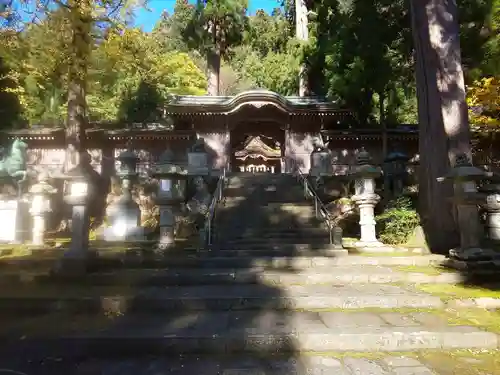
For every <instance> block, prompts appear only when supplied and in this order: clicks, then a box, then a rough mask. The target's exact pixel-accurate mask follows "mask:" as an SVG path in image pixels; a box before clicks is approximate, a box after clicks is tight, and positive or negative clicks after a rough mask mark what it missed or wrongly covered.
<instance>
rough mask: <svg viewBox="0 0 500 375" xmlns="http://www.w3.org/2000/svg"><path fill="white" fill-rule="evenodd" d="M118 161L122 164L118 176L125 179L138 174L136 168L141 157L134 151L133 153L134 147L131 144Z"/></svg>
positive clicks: (119, 156)
mask: <svg viewBox="0 0 500 375" xmlns="http://www.w3.org/2000/svg"><path fill="white" fill-rule="evenodd" d="M116 159H117V160H118V161H119V162H120V164H121V165H120V170H119V171H118V175H120V176H121V177H124V178H125V177H133V176H134V175H136V174H137V172H136V167H137V162H138V161H139V157H138V156H137V154H136V153H135V152H134V151H132V145H131V144H130V143H128V144H127V149H126V150H125V151H123V152H121V153H120V155H118V157H117V158H116Z"/></svg>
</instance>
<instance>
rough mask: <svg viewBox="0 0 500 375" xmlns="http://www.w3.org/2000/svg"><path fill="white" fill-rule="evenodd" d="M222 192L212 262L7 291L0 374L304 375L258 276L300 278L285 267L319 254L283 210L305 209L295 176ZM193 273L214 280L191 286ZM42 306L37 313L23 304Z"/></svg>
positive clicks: (165, 264) (189, 255) (134, 265)
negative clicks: (239, 275) (251, 374)
mask: <svg viewBox="0 0 500 375" xmlns="http://www.w3.org/2000/svg"><path fill="white" fill-rule="evenodd" d="M231 183H233V185H234V186H229V187H228V189H227V190H226V192H227V195H226V197H225V199H224V200H223V202H222V203H221V206H220V207H219V208H218V212H217V217H216V228H215V231H216V237H215V242H214V245H213V246H212V248H211V249H210V250H209V251H196V250H190V249H182V250H180V251H175V250H173V251H172V252H170V253H168V254H166V255H165V254H164V255H162V256H161V257H160V256H158V255H154V254H151V253H149V252H148V251H143V252H142V253H143V254H142V256H141V261H140V262H139V261H138V258H137V257H134V258H130V259H128V258H127V257H123V256H113V257H111V258H108V261H106V262H104V260H103V259H98V260H97V261H96V265H95V267H94V269H93V270H92V273H90V274H89V275H87V276H86V277H85V278H83V279H80V280H76V281H75V280H71V281H54V280H45V281H43V282H39V283H32V284H28V285H24V286H21V285H20V284H19V286H18V285H17V284H12V285H10V286H8V287H6V286H4V287H3V289H4V291H5V290H6V289H5V288H8V289H9V290H10V291H11V293H10V294H11V295H13V296H14V297H16V294H17V293H18V292H16V288H17V287H19V290H21V289H23V292H22V293H21V292H19V294H17V298H13V299H12V298H11V299H10V300H9V301H10V302H9V303H10V304H8V305H7V304H5V303H3V304H2V306H5V308H2V311H1V312H0V313H1V316H2V318H3V319H2V321H3V329H2V336H3V339H2V345H1V349H0V363H2V366H0V367H3V368H5V369H9V370H11V371H20V372H22V373H25V374H28V375H42V374H51V375H54V374H65V375H68V374H78V375H82V374H116V373H120V374H128V373H130V374H137V373H141V374H159V373H172V374H186V375H187V374H214V375H215V374H237V373H239V372H238V371H241V373H246V372H245V371H249V370H254V369H258V370H259V371H261V372H260V373H264V374H273V375H288V374H306V373H307V370H306V368H305V367H304V366H306V365H304V363H303V362H302V361H301V360H300V355H299V350H300V348H299V343H298V341H297V338H296V335H295V331H294V322H293V317H292V314H291V311H292V310H293V308H294V306H293V302H292V301H291V300H290V299H287V298H285V297H286V296H287V291H286V288H285V289H284V288H283V287H282V286H280V285H269V284H266V283H264V282H262V281H261V278H259V273H260V272H262V271H263V270H264V269H266V268H279V269H281V270H286V271H288V272H299V271H300V269H297V268H295V266H294V262H293V259H294V258H296V257H298V256H301V257H302V256H305V257H309V256H315V255H322V256H323V255H325V250H326V249H327V248H328V247H329V239H328V235H327V232H326V230H325V231H324V234H323V235H321V233H319V234H318V230H317V228H318V227H319V226H318V225H317V224H318V223H317V222H316V221H315V220H314V218H313V217H308V218H304V217H303V216H302V214H303V212H305V211H307V209H304V210H303V211H300V212H299V211H297V210H295V211H294V210H293V208H292V209H286V208H290V207H293V206H294V205H296V204H298V203H300V204H304V202H305V201H304V199H303V196H302V195H301V194H300V193H301V187H300V186H299V184H298V183H297V182H296V181H295V180H294V179H293V177H291V176H290V178H282V179H277V178H275V177H272V176H269V175H265V176H259V175H256V176H254V177H252V178H249V177H243V178H241V179H239V182H238V178H234V177H233V178H232V179H231ZM309 204H312V203H309ZM284 207H286V208H284ZM287 230H288V231H287ZM283 232H286V233H288V234H287V235H286V236H285V237H283V234H282V233H283ZM300 242H302V243H303V245H304V246H303V247H302V248H301V247H298V246H296V244H297V243H300ZM134 259H135V260H134ZM153 268H154V270H153ZM217 270H218V271H219V272H217ZM236 270H238V271H243V273H244V275H245V276H244V277H245V279H244V280H243V281H242V280H236V279H235V276H234V272H233V271H236ZM203 271H206V272H205V273H203ZM222 271H227V272H222ZM200 272H201V274H203V275H204V276H207V275H211V276H210V277H209V276H207V277H206V278H205V277H201V278H200V279H197V278H196V277H195V276H196V275H199V274H200ZM102 275H108V276H109V275H111V276H110V277H107V278H106V277H102ZM130 275H135V276H133V277H131V276H130ZM141 275H142V276H141ZM162 275H163V278H162V277H161V276H162ZM193 275H194V276H193ZM96 280H97V281H96ZM7 294H9V293H7ZM48 296H50V298H48ZM104 296H108V297H112V298H103V297H104ZM44 298H45V299H46V302H47V303H46V304H45V305H44V306H45V307H44V308H45V310H44V309H39V310H34V309H31V308H30V306H31V304H30V303H31V302H26V301H35V302H34V303H33V304H34V305H36V306H39V305H40V304H41V301H42V300H43V299H44ZM0 373H1V371H0Z"/></svg>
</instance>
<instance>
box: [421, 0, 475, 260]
mask: <svg viewBox="0 0 500 375" xmlns="http://www.w3.org/2000/svg"><path fill="white" fill-rule="evenodd" d="M411 10H412V28H413V36H414V43H415V52H416V53H415V55H416V56H415V58H416V63H417V66H416V71H417V89H418V118H419V147H420V150H419V151H420V176H419V192H420V194H419V203H420V205H421V212H422V219H423V225H424V229H425V232H426V234H427V239H428V242H429V244H430V246H431V247H432V248H433V249H434V250H438V251H443V252H446V251H447V250H449V249H450V248H451V247H453V246H454V245H456V240H455V239H456V238H457V236H455V235H454V234H455V221H454V214H453V211H452V206H451V205H450V202H449V200H448V198H449V197H450V196H451V193H452V186H451V184H441V183H438V182H437V178H438V177H441V176H443V175H444V174H446V173H447V172H448V170H449V168H450V165H454V163H455V158H456V156H457V154H459V153H465V154H466V155H468V156H469V157H470V156H471V146H470V135H469V123H468V118H467V105H466V102H465V85H464V76H463V71H462V62H461V56H460V40H459V26H458V25H459V24H458V19H457V14H458V12H457V4H456V2H455V1H449V0H412V1H411Z"/></svg>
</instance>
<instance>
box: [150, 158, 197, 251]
mask: <svg viewBox="0 0 500 375" xmlns="http://www.w3.org/2000/svg"><path fill="white" fill-rule="evenodd" d="M187 175H188V174H187V169H186V168H184V166H182V165H179V164H177V163H176V162H175V155H174V153H173V152H172V151H171V150H169V149H167V150H166V151H165V152H163V154H162V155H161V156H160V159H159V160H158V162H157V164H156V165H155V166H154V168H153V170H152V172H151V177H153V178H156V179H158V193H157V195H156V199H155V200H156V204H158V206H159V208H160V240H159V243H158V246H159V248H160V249H166V248H168V247H169V246H171V245H173V243H174V234H175V233H174V232H175V226H176V216H178V215H179V214H180V212H179V211H180V207H181V205H182V203H183V202H184V201H185V199H186V181H187Z"/></svg>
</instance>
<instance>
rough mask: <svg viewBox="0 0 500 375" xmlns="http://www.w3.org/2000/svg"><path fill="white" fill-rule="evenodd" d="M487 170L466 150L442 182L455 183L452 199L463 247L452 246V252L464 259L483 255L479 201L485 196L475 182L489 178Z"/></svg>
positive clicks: (453, 254) (458, 156) (457, 158)
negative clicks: (467, 153) (474, 164)
mask: <svg viewBox="0 0 500 375" xmlns="http://www.w3.org/2000/svg"><path fill="white" fill-rule="evenodd" d="M487 176H488V174H487V173H486V172H485V171H483V170H481V169H479V168H476V167H474V166H473V165H472V163H471V162H470V161H469V158H468V156H467V155H465V154H459V155H457V157H456V161H455V166H454V167H453V168H452V169H451V170H450V172H448V174H446V175H445V176H443V177H438V179H437V180H438V181H439V182H443V181H445V180H451V181H453V183H454V192H455V194H454V197H453V201H454V203H455V204H456V205H457V221H458V228H459V231H460V248H459V249H452V250H450V255H451V256H453V257H456V258H459V259H461V260H472V259H474V258H481V257H482V256H484V255H485V254H484V251H483V250H482V249H481V237H482V236H481V232H482V228H481V224H480V221H479V212H478V207H477V206H478V205H479V204H480V203H481V201H482V200H483V198H482V197H481V196H480V194H478V190H477V186H476V182H477V181H479V180H483V179H486V178H487Z"/></svg>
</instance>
